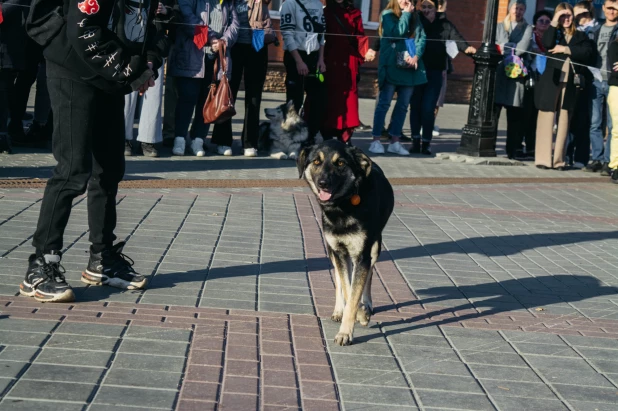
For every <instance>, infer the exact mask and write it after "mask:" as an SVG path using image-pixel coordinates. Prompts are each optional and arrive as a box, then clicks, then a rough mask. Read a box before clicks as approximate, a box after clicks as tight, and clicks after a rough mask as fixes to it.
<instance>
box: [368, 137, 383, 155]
mask: <svg viewBox="0 0 618 411" xmlns="http://www.w3.org/2000/svg"><path fill="white" fill-rule="evenodd" d="M369 151H370V152H371V153H374V154H384V146H383V145H382V143H380V140H373V142H372V143H371V145H370V146H369Z"/></svg>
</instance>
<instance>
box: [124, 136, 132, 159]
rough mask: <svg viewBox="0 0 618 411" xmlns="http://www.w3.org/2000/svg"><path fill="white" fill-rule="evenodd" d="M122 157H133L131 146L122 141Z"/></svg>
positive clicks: (129, 143) (126, 141)
mask: <svg viewBox="0 0 618 411" xmlns="http://www.w3.org/2000/svg"><path fill="white" fill-rule="evenodd" d="M124 155H125V156H126V157H131V156H132V155H133V146H132V145H131V142H130V141H129V140H125V141H124Z"/></svg>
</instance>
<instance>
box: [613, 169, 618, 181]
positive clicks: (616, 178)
mask: <svg viewBox="0 0 618 411" xmlns="http://www.w3.org/2000/svg"><path fill="white" fill-rule="evenodd" d="M617 170H618V169H613V170H612V183H614V184H618V171H617Z"/></svg>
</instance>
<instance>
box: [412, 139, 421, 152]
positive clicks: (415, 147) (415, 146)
mask: <svg viewBox="0 0 618 411" xmlns="http://www.w3.org/2000/svg"><path fill="white" fill-rule="evenodd" d="M410 153H411V154H420V153H421V139H420V138H413V139H412V148H411V149H410Z"/></svg>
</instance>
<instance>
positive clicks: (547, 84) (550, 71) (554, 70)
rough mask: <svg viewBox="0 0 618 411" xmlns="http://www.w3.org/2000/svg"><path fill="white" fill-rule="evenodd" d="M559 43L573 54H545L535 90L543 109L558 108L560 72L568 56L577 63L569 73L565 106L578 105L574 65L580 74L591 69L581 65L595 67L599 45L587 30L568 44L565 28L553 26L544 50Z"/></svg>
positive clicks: (575, 34)
mask: <svg viewBox="0 0 618 411" xmlns="http://www.w3.org/2000/svg"><path fill="white" fill-rule="evenodd" d="M556 45H562V46H568V47H569V49H570V50H571V55H570V56H569V55H566V54H551V53H549V52H547V53H545V55H546V56H547V65H546V67H545V71H544V72H543V74H542V75H541V78H540V79H539V82H538V83H537V85H536V87H535V90H534V103H535V105H536V108H537V109H539V110H541V111H556V108H557V107H556V102H557V101H558V97H559V93H560V74H561V72H562V66H563V64H564V61H565V60H566V59H567V58H570V59H571V61H572V62H573V63H576V64H574V65H571V66H570V67H569V76H568V81H567V83H566V90H565V95H564V102H563V104H562V108H563V109H565V110H569V111H570V110H573V109H574V108H575V102H576V100H577V88H576V87H575V83H574V82H573V75H574V73H573V66H574V67H575V72H576V73H577V74H584V72H585V71H588V69H587V68H586V67H584V66H581V64H583V65H587V66H593V65H594V64H595V62H596V59H597V54H598V53H597V48H596V45H595V44H594V42H593V41H592V40H590V39H589V38H588V36H586V34H585V33H584V32H581V31H576V32H575V33H574V34H573V37H572V38H571V41H570V42H569V43H568V44H567V42H566V39H565V37H564V34H563V33H562V31H561V30H558V29H557V28H556V27H553V26H550V27H549V28H548V29H547V31H546V32H545V34H543V46H544V47H545V49H547V50H551V49H553V48H554V47H555V46H556ZM578 64H580V65H578Z"/></svg>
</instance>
